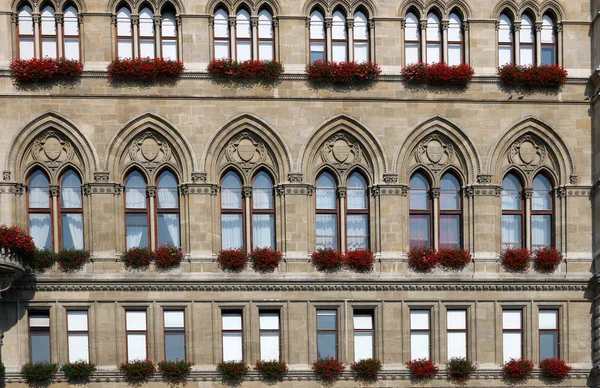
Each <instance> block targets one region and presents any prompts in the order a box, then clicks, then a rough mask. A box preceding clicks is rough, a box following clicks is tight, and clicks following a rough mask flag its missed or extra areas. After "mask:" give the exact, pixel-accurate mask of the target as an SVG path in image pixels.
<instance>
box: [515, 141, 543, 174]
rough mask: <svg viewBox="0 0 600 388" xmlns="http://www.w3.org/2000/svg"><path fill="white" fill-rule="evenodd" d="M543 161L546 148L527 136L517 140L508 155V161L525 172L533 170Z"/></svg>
mask: <svg viewBox="0 0 600 388" xmlns="http://www.w3.org/2000/svg"><path fill="white" fill-rule="evenodd" d="M545 159H546V147H544V145H543V144H541V142H538V141H536V139H534V138H533V137H531V136H529V135H527V136H523V137H522V138H520V139H519V140H517V141H516V142H515V144H513V145H512V147H511V149H510V152H509V153H508V160H509V161H510V162H511V163H514V164H516V165H518V166H520V167H521V168H523V170H525V171H531V170H534V169H535V168H536V167H537V166H539V165H540V164H542V163H543V162H544V160H545Z"/></svg>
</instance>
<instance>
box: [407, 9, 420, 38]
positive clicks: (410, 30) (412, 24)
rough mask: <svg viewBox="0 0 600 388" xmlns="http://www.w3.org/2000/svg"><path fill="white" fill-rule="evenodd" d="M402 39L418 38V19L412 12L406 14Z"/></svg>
mask: <svg viewBox="0 0 600 388" xmlns="http://www.w3.org/2000/svg"><path fill="white" fill-rule="evenodd" d="M404 39H405V40H407V41H415V40H419V19H418V18H417V16H416V15H415V14H414V13H408V14H406V24H405V27H404Z"/></svg>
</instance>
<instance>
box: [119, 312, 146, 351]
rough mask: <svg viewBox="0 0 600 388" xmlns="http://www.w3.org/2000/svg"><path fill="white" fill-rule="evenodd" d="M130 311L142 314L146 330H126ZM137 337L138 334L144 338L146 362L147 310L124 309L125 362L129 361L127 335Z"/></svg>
mask: <svg viewBox="0 0 600 388" xmlns="http://www.w3.org/2000/svg"><path fill="white" fill-rule="evenodd" d="M131 311H135V312H143V313H144V314H145V316H146V318H145V321H146V330H128V329H127V313H128V312H131ZM130 334H131V335H136V334H137V335H139V334H143V335H144V336H145V338H146V341H145V342H146V360H147V359H148V353H149V352H148V345H149V344H148V310H147V309H142V308H127V309H125V356H126V357H127V360H128V361H129V335H130Z"/></svg>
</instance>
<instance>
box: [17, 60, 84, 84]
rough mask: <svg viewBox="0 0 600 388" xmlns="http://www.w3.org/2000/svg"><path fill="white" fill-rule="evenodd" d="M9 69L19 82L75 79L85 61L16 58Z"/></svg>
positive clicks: (33, 82)
mask: <svg viewBox="0 0 600 388" xmlns="http://www.w3.org/2000/svg"><path fill="white" fill-rule="evenodd" d="M9 69H10V72H11V74H12V77H13V78H14V80H15V81H17V82H18V83H21V84H35V83H41V82H49V81H72V80H75V79H76V78H77V77H79V76H80V75H81V73H82V71H83V63H81V62H79V61H76V60H70V59H52V58H43V59H37V58H32V59H19V58H14V59H12V60H11V61H10V64H9Z"/></svg>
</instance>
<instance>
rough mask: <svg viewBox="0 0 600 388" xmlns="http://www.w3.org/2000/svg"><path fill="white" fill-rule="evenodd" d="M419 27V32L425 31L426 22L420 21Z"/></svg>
mask: <svg viewBox="0 0 600 388" xmlns="http://www.w3.org/2000/svg"><path fill="white" fill-rule="evenodd" d="M419 27H420V28H421V30H426V29H427V20H420V21H419Z"/></svg>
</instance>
